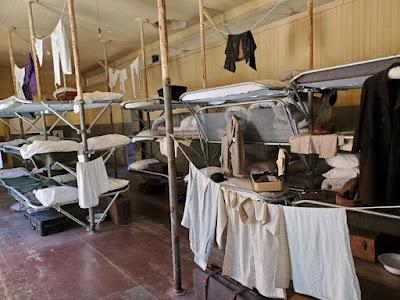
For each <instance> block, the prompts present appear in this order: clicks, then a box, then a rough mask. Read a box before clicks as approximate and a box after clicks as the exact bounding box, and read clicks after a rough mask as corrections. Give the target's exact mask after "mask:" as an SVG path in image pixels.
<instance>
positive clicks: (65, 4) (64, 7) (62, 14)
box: [35, 0, 67, 40]
mask: <svg viewBox="0 0 400 300" xmlns="http://www.w3.org/2000/svg"><path fill="white" fill-rule="evenodd" d="M66 7H67V0H64V5H63V8H62V10H61V15H60V17H59V18H58V21H59V20H61V19H62V18H63V16H64V13H65V9H66ZM58 21H57V24H58ZM53 31H54V29H53V30H52V31H51V33H50V34H48V35H46V36H44V37H38V36H36V35H35V38H36V39H40V40H46V39H49V38H50V37H51V34H52V33H53Z"/></svg>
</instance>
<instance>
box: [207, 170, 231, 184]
mask: <svg viewBox="0 0 400 300" xmlns="http://www.w3.org/2000/svg"><path fill="white" fill-rule="evenodd" d="M210 178H211V180H212V181H214V182H223V181H226V180H228V178H225V176H224V174H222V173H220V172H218V173H214V174H211V176H210Z"/></svg>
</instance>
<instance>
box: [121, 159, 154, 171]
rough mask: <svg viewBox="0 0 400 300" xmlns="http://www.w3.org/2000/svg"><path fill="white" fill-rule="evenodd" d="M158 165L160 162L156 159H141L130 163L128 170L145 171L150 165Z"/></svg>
mask: <svg viewBox="0 0 400 300" xmlns="http://www.w3.org/2000/svg"><path fill="white" fill-rule="evenodd" d="M158 163H160V161H158V160H157V159H153V158H149V159H142V160H138V161H135V162H134V163H132V164H131V165H130V166H129V167H128V169H129V170H132V171H135V170H145V169H147V168H148V167H149V166H150V165H152V164H158Z"/></svg>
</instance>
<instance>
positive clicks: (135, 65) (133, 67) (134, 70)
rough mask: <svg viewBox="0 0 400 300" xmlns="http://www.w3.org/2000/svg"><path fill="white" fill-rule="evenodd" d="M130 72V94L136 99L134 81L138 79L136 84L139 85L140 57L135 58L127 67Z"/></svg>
mask: <svg viewBox="0 0 400 300" xmlns="http://www.w3.org/2000/svg"><path fill="white" fill-rule="evenodd" d="M129 68H130V71H131V80H132V94H133V97H135V98H136V80H135V78H137V79H138V82H139V83H140V82H141V81H140V56H138V57H136V58H135V59H134V60H133V61H132V63H131V64H130V65H129Z"/></svg>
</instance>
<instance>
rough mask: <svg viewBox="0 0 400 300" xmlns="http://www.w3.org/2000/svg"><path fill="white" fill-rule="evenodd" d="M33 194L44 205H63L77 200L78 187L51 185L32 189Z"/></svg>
mask: <svg viewBox="0 0 400 300" xmlns="http://www.w3.org/2000/svg"><path fill="white" fill-rule="evenodd" d="M33 194H34V195H35V196H36V198H37V199H38V200H39V202H40V203H42V205H43V206H45V207H51V206H54V205H56V204H59V205H63V204H69V203H75V202H77V201H78V189H77V188H76V187H72V186H64V185H62V186H52V187H48V188H44V189H39V190H35V191H33Z"/></svg>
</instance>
